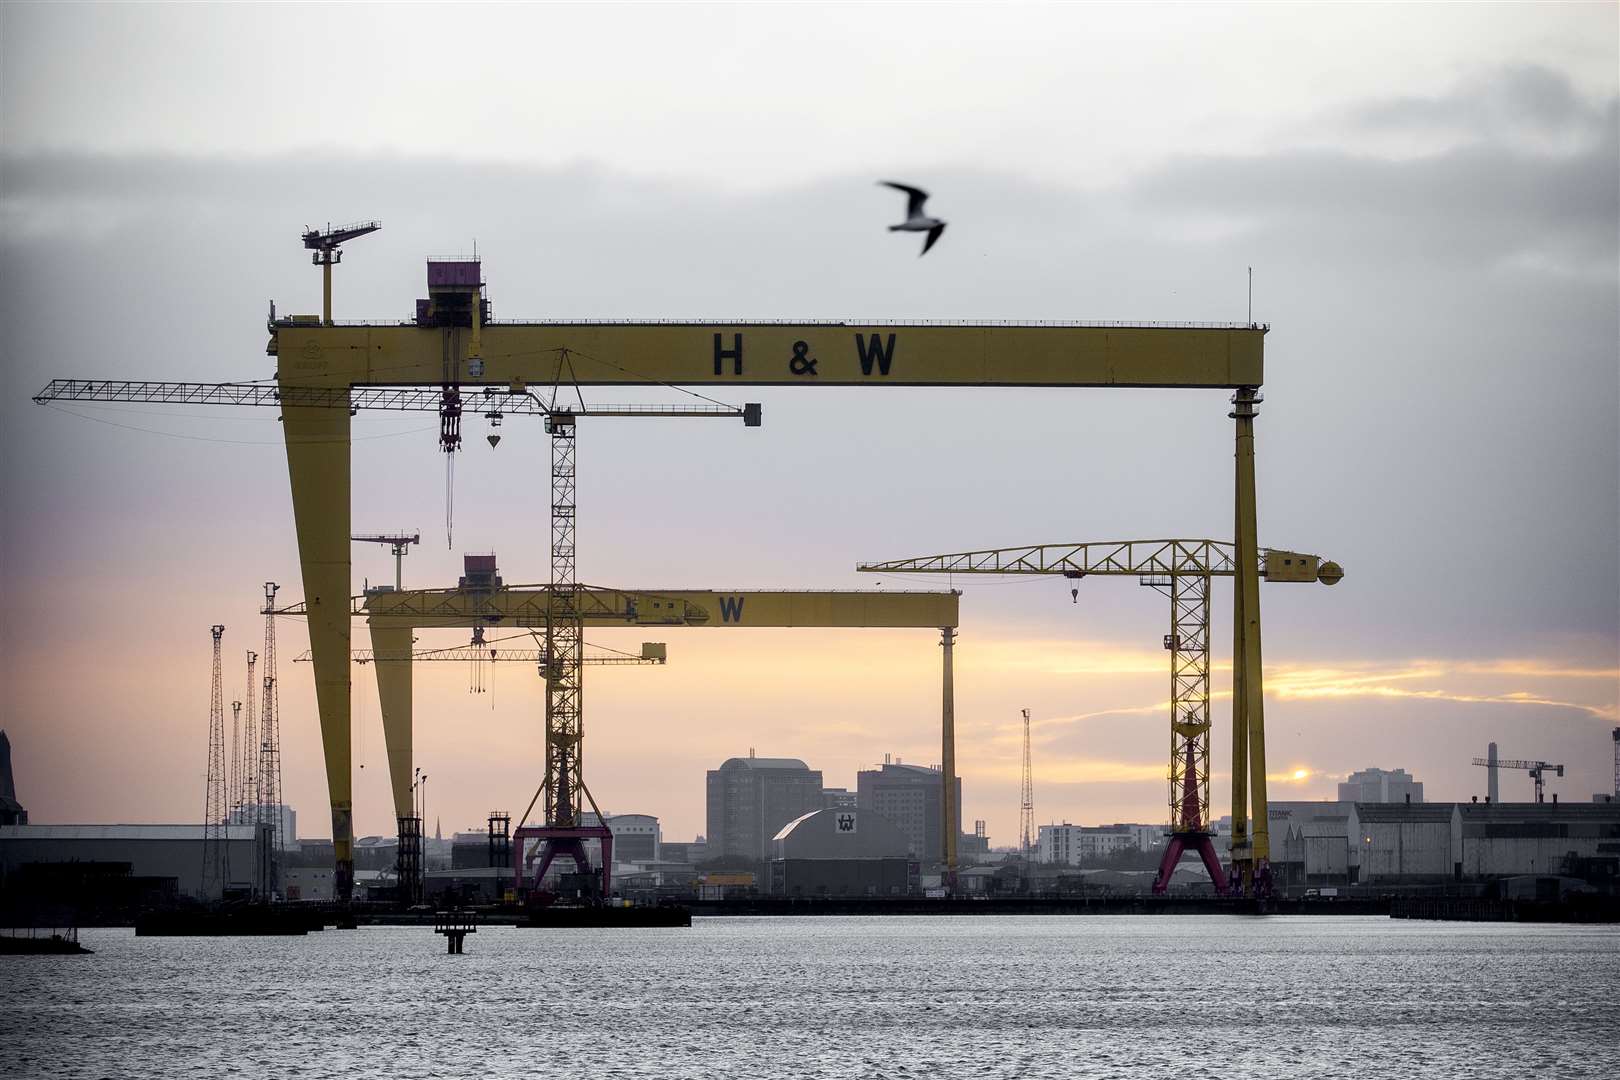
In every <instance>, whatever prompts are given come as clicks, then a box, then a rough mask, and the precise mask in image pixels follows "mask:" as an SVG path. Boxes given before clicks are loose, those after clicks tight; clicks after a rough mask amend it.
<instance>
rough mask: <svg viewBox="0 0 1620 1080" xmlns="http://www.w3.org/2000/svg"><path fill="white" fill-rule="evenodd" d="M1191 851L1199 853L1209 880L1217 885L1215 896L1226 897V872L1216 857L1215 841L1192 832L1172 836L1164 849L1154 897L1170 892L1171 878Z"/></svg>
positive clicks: (1208, 836)
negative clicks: (1185, 853)
mask: <svg viewBox="0 0 1620 1080" xmlns="http://www.w3.org/2000/svg"><path fill="white" fill-rule="evenodd" d="M1189 850H1191V851H1196V852H1198V856H1199V858H1201V859H1203V860H1204V869H1205V870H1208V871H1209V880H1210V881H1212V882H1214V884H1215V894H1216V895H1217V896H1222V895H1225V893H1226V872H1225V871H1223V870H1222V869H1221V861H1220V860H1219V859H1218V858H1216V857H1215V841H1214V840H1212V839H1210V835H1209V833H1206V832H1191V833H1173V834H1172V835H1171V837H1170V843H1169V844H1168V845H1167V846H1166V847H1165V849H1164V858H1162V859H1160V860H1159V876H1158V877H1156V878H1154V879H1153V895H1154V896H1163V895H1164V894H1165V893H1166V892H1168V891H1169V890H1170V877H1171V875H1172V874H1174V873H1175V872H1176V866H1177V864H1178V863H1180V862H1181V856H1182V854H1183V853H1184V852H1187V851H1189Z"/></svg>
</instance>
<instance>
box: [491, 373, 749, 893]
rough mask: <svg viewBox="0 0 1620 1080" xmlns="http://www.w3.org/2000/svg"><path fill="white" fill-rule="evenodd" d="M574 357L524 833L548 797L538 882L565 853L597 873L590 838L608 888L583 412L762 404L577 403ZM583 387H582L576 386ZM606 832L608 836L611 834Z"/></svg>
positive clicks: (736, 414) (558, 462)
mask: <svg viewBox="0 0 1620 1080" xmlns="http://www.w3.org/2000/svg"><path fill="white" fill-rule="evenodd" d="M571 363H572V361H571V359H570V357H569V353H568V351H567V350H566V349H565V350H561V351H560V352H559V354H558V359H557V375H556V379H555V381H554V382H553V386H552V396H551V408H550V411H549V413H548V415H547V416H546V431H547V432H548V433H549V434H550V435H551V589H550V593H549V599H548V601H547V611H546V627H545V635H544V642H545V643H544V652H545V655H546V658H547V660H546V667H545V680H546V712H545V718H546V771H545V777H544V779H543V780H542V781H541V784H540V788H539V789H538V790H537V791H536V792H535V797H534V799H531V800H530V801H529V808H528V809H527V810H525V811H524V814H523V818H522V819H520V820H519V822H518V835H519V836H520V837H521V836H523V835H524V834H525V830H524V825H525V824H526V823H527V820H528V815H529V813H530V812H531V811H532V810H533V808H534V804H535V802H536V801H537V800H540V799H542V798H544V800H545V801H544V803H543V806H544V812H545V824H544V825H543V826H542V827H541V828H540V829H539V830H537V831H536V830H529V831H528V833H527V834H528V835H530V836H534V837H535V838H537V839H539V840H541V841H542V842H543V844H544V847H543V850H542V852H541V854H540V860H539V867H538V868H537V869H536V871H535V874H534V884H535V888H536V889H538V888H539V887H540V884H541V882H542V881H543V880H544V879H545V875H546V870H547V869H548V868H549V867H550V865H551V863H552V862H553V861H555V860H556V859H557V858H558V857H559V856H566V857H567V858H568V859H569V860H570V861H571V862H572V863H573V864H574V866H575V869H576V872H578V873H586V874H588V873H591V866H590V860H589V856H588V855H587V854H586V851H585V844H584V841H585V840H587V839H598V840H604V843H603V845H602V861H603V866H602V870H601V874H602V876H601V888H602V891H603V893H604V894H606V893H608V892H609V891H610V887H611V874H612V866H611V864H610V862H609V860H610V858H611V856H610V854H609V851H610V848H609V845H610V844H611V843H612V835H611V833H609V832H608V830H607V827H606V825H605V824H603V823H604V822H605V820H606V819H605V818H603V816H602V812H601V808H600V807H598V806H597V805H596V799H595V798H594V797H593V796H592V795H591V793H590V789H589V788H587V787H586V786H585V777H584V751H585V727H584V706H583V691H584V686H583V678H582V676H583V670H582V669H583V664H584V645H585V642H584V633H585V621H584V615H583V612H582V610H581V607H580V604H579V590H580V584H579V577H578V572H577V565H576V530H577V525H578V522H577V516H576V510H577V506H576V501H575V499H576V494H575V493H576V475H575V463H576V460H577V459H576V447H577V444H576V439H575V437H576V433H577V426H578V425H577V420H578V418H579V417H581V416H633V417H696V418H707V419H717V418H718V419H740V420H742V421H743V424H744V425H745V426H747V427H758V426H759V424H760V407H759V406H758V405H757V404H749V405H745V406H744V407H743V408H741V409H734V408H731V407H729V406H724V405H718V404H716V405H710V406H665V407H657V406H654V407H650V408H649V407H641V408H633V409H624V408H619V409H612V408H609V409H587V408H586V407H585V406H584V404H583V401H581V405H580V407H579V408H578V409H574V408H570V407H567V406H565V405H563V404H562V402H561V395H562V389H563V387H564V386H570V385H571V384H572V370H571ZM575 392H576V393H577V389H576V391H575ZM581 796H583V797H584V801H585V802H588V803H590V806H591V810H592V811H593V812H594V813H595V815H596V821H597V824H596V825H594V826H587V825H583V824H582V820H581V814H582V811H583V805H582V803H581V801H580V797H581ZM604 838H605V839H604Z"/></svg>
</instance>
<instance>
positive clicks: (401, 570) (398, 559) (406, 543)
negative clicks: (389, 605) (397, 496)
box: [349, 533, 422, 592]
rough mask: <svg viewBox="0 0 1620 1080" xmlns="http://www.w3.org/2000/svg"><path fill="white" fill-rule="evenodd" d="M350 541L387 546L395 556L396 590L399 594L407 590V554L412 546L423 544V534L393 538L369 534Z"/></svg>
mask: <svg viewBox="0 0 1620 1080" xmlns="http://www.w3.org/2000/svg"><path fill="white" fill-rule="evenodd" d="M349 539H350V540H353V541H355V542H356V543H362V544H387V545H388V547H389V550H390V551H391V552H392V553H393V555H394V590H395V591H396V592H397V591H400V590H403V589H404V588H405V553H406V551H408V550H409V549H410V546H411V545H412V544H420V543H421V542H422V534H421V533H412V534H411V535H410V536H405V535H404V534H402V533H401V534H397V535H392V536H390V535H370V534H368V535H365V536H351V537H349Z"/></svg>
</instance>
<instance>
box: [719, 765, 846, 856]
mask: <svg viewBox="0 0 1620 1080" xmlns="http://www.w3.org/2000/svg"><path fill="white" fill-rule="evenodd" d="M824 808H825V797H824V796H823V794H822V783H821V771H820V770H819V769H812V768H810V767H809V766H808V765H806V764H805V763H804V762H802V761H800V760H799V759H798V758H762V757H755V756H754V754H753V752H752V751H749V755H748V756H747V757H745V758H735V757H734V758H729V759H728V760H726V761H725V763H723V764H722V765H721V766H720V767H719V768H718V769H710V770H709V775H708V830H707V831H708V847H707V850H706V852H705V854H706V855H707V857H708V858H710V859H715V858H720V857H724V856H732V857H736V856H740V857H743V858H748V859H760V860H764V859H768V858H770V851H771V848H770V844H771V838H772V837H774V836H775V835H776V834H777V833H778V832H780V831H781V829H782V826H784V825H786V824H787V823H788V822H790V821H792V820H793V819H794V818H797V817H799V816H801V815H803V814H808V813H809V812H810V811H812V810H821V809H824Z"/></svg>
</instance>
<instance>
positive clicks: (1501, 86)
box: [1343, 65, 1614, 139]
mask: <svg viewBox="0 0 1620 1080" xmlns="http://www.w3.org/2000/svg"><path fill="white" fill-rule="evenodd" d="M1343 116H1344V119H1345V121H1346V123H1347V124H1348V125H1349V126H1350V127H1352V128H1360V129H1364V130H1368V131H1400V132H1415V133H1419V134H1424V135H1453V136H1463V137H1471V138H1485V139H1500V138H1512V137H1517V136H1529V137H1532V138H1546V137H1549V136H1562V135H1573V136H1576V137H1589V136H1590V135H1591V133H1592V131H1593V130H1594V129H1596V128H1598V127H1599V126H1600V125H1603V124H1605V123H1607V124H1609V125H1610V126H1612V124H1613V120H1614V116H1613V110H1612V108H1611V107H1607V106H1606V105H1605V104H1604V103H1594V102H1591V101H1589V100H1587V99H1586V98H1583V97H1582V96H1581V95H1580V94H1579V93H1578V92H1577V91H1576V89H1575V87H1574V84H1573V83H1571V81H1570V80H1569V78H1568V77H1567V76H1565V75H1564V74H1562V73H1561V72H1558V71H1554V70H1552V69H1550V68H1546V67H1541V66H1537V65H1518V66H1512V67H1506V68H1501V69H1498V70H1496V71H1493V72H1489V73H1484V74H1477V75H1474V76H1472V77H1470V78H1468V79H1465V80H1463V81H1462V82H1460V83H1459V84H1458V85H1457V86H1455V87H1454V88H1453V89H1452V90H1451V91H1450V92H1449V93H1445V94H1439V95H1434V96H1430V97H1417V96H1412V95H1405V96H1400V97H1391V98H1386V99H1383V100H1379V101H1370V102H1366V103H1363V104H1360V105H1357V106H1354V107H1352V108H1350V109H1347V110H1345V111H1344V113H1343Z"/></svg>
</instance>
